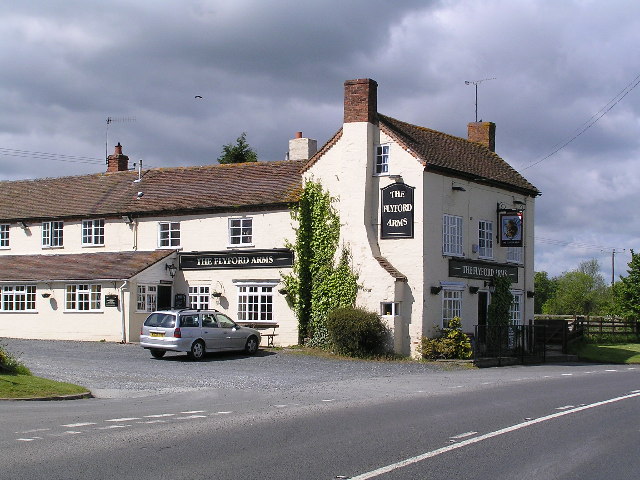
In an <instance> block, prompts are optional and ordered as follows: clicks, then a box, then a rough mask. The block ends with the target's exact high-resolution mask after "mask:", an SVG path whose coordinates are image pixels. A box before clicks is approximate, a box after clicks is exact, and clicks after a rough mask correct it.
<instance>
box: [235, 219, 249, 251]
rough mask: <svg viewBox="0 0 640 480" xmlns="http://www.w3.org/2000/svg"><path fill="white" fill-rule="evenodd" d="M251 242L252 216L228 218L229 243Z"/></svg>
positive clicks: (246, 243)
mask: <svg viewBox="0 0 640 480" xmlns="http://www.w3.org/2000/svg"><path fill="white" fill-rule="evenodd" d="M252 244H253V218H230V219H229V245H233V246H234V247H235V246H240V245H252Z"/></svg>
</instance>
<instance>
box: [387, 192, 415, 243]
mask: <svg viewBox="0 0 640 480" xmlns="http://www.w3.org/2000/svg"><path fill="white" fill-rule="evenodd" d="M414 190H415V187H410V186H409V185H405V184H404V183H392V184H391V185H388V186H386V187H384V188H383V189H382V195H381V198H380V238H413V210H414V209H413V206H414V204H413V191H414Z"/></svg>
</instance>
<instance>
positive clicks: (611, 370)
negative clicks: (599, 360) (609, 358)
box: [605, 369, 618, 372]
mask: <svg viewBox="0 0 640 480" xmlns="http://www.w3.org/2000/svg"><path fill="white" fill-rule="evenodd" d="M617 371H618V370H613V369H610V370H605V372H617Z"/></svg>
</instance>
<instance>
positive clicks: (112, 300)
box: [104, 295, 118, 307]
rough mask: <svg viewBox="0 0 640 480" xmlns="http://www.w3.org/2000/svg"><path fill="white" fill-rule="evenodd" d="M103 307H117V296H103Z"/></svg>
mask: <svg viewBox="0 0 640 480" xmlns="http://www.w3.org/2000/svg"><path fill="white" fill-rule="evenodd" d="M104 306H105V307H117V306H118V295H105V296H104Z"/></svg>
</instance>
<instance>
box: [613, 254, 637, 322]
mask: <svg viewBox="0 0 640 480" xmlns="http://www.w3.org/2000/svg"><path fill="white" fill-rule="evenodd" d="M627 266H628V267H629V268H628V269H627V276H626V277H621V282H616V285H618V283H621V285H620V286H619V297H618V298H619V300H620V307H621V308H620V310H621V313H622V314H623V315H624V316H625V317H627V318H631V319H633V320H640V253H635V252H634V251H633V249H632V250H631V261H630V262H629V263H628V264H627Z"/></svg>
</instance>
